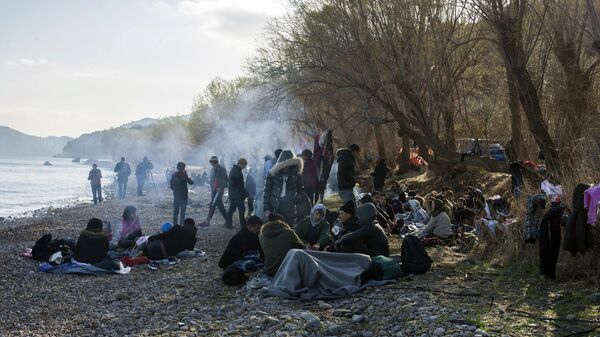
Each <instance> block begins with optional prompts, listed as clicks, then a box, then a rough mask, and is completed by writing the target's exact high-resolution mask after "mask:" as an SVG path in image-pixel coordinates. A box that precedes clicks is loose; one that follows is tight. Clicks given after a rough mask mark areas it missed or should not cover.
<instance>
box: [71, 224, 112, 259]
mask: <svg viewBox="0 0 600 337" xmlns="http://www.w3.org/2000/svg"><path fill="white" fill-rule="evenodd" d="M108 248H109V243H108V237H107V236H106V234H105V233H104V232H103V231H102V230H101V229H100V230H99V231H91V230H87V229H84V230H82V231H81V234H79V239H77V244H76V245H75V255H74V256H73V257H74V258H75V260H76V261H77V262H83V263H98V262H100V261H102V260H103V259H104V258H106V257H107V256H108Z"/></svg>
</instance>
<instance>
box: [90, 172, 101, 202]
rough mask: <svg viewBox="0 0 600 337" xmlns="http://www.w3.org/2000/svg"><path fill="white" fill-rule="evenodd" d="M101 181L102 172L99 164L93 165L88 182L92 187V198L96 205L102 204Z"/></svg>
mask: <svg viewBox="0 0 600 337" xmlns="http://www.w3.org/2000/svg"><path fill="white" fill-rule="evenodd" d="M101 179H102V171H100V169H99V168H98V164H94V165H92V169H91V170H90V174H88V180H89V181H90V184H91V185H92V198H93V199H94V205H98V203H102V184H101V182H100V180H101Z"/></svg>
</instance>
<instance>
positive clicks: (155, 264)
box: [148, 262, 158, 270]
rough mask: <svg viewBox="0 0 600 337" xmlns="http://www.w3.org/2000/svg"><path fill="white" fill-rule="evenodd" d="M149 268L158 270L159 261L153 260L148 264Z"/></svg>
mask: <svg viewBox="0 0 600 337" xmlns="http://www.w3.org/2000/svg"><path fill="white" fill-rule="evenodd" d="M148 269H150V270H158V263H156V262H151V263H149V264H148Z"/></svg>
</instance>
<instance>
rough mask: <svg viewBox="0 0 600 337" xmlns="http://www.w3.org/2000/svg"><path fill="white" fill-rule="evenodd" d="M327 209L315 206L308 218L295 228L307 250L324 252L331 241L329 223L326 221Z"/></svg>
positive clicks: (320, 205) (321, 205)
mask: <svg viewBox="0 0 600 337" xmlns="http://www.w3.org/2000/svg"><path fill="white" fill-rule="evenodd" d="M326 212H327V208H325V206H324V205H323V204H317V205H315V206H314V207H313V208H312V210H311V211H310V216H309V217H306V218H304V219H302V220H300V222H298V224H297V225H296V226H295V228H294V231H295V232H296V234H297V235H298V237H299V238H300V240H302V242H304V244H305V245H306V248H307V249H310V250H322V249H323V248H325V246H326V245H327V244H328V243H329V241H330V240H331V236H330V230H331V226H330V225H329V222H327V221H326V220H325V213H326Z"/></svg>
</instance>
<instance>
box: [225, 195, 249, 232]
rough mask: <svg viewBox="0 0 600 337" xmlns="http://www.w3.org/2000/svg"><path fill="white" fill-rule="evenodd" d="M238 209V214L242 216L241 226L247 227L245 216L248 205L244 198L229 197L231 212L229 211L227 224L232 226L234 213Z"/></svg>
mask: <svg viewBox="0 0 600 337" xmlns="http://www.w3.org/2000/svg"><path fill="white" fill-rule="evenodd" d="M236 209H237V210H238V215H239V217H240V228H244V227H246V218H245V217H244V216H245V214H246V206H245V205H244V199H229V212H227V218H226V219H227V220H226V222H225V226H228V227H229V226H232V224H233V213H235V210H236Z"/></svg>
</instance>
